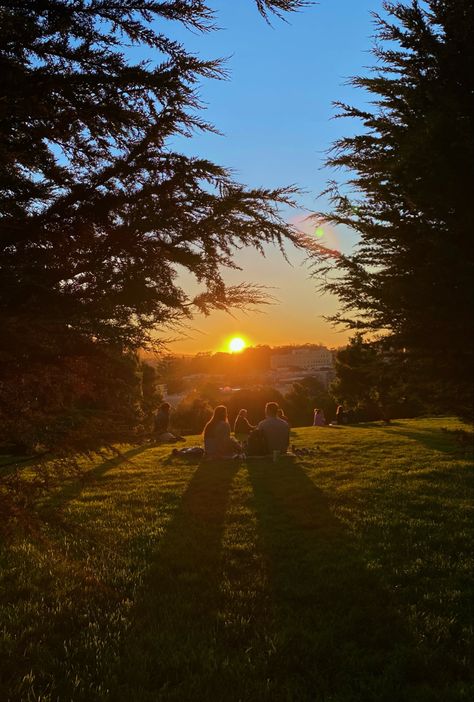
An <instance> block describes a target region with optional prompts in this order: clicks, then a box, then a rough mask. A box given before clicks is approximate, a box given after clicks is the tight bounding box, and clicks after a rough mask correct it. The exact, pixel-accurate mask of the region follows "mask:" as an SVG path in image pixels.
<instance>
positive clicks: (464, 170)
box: [315, 0, 474, 416]
mask: <svg viewBox="0 0 474 702" xmlns="http://www.w3.org/2000/svg"><path fill="white" fill-rule="evenodd" d="M384 8H385V11H386V16H385V17H381V16H378V15H375V19H376V26H377V35H378V42H379V43H377V45H376V47H375V49H374V51H373V53H374V55H375V57H376V59H377V65H376V67H375V68H374V69H373V71H372V73H371V74H369V76H368V77H358V78H354V79H353V80H352V84H353V85H354V86H356V87H357V88H362V89H364V90H365V91H367V92H368V97H369V98H370V100H371V103H370V104H369V106H368V107H367V108H366V109H363V110H362V109H356V108H354V107H351V106H348V105H344V104H339V107H340V108H341V110H342V116H348V117H352V118H354V117H355V118H358V119H359V120H360V121H361V122H362V124H363V126H364V130H363V131H362V132H361V133H360V134H359V135H357V136H354V137H350V138H345V139H341V140H340V141H338V142H337V143H336V144H335V146H334V149H333V151H332V153H331V155H330V157H329V161H328V163H329V165H330V166H333V167H336V168H343V169H347V170H348V171H349V172H350V173H351V174H352V175H351V177H350V180H349V181H348V183H347V184H346V186H345V187H344V189H343V190H341V189H339V187H338V186H337V185H335V184H334V185H333V186H332V187H331V188H330V192H331V195H332V203H333V206H334V209H333V210H332V212H331V213H329V214H328V215H325V216H326V217H327V218H328V219H329V220H330V221H332V222H334V223H336V224H342V225H347V226H349V227H351V228H353V229H355V230H356V231H357V232H358V233H359V234H360V244H359V245H358V247H357V249H356V251H355V253H354V254H353V255H349V256H340V257H339V258H337V259H336V260H329V261H328V259H327V258H326V260H325V261H323V263H322V265H321V253H320V252H317V251H316V252H315V257H316V259H319V265H318V269H319V270H321V268H323V270H324V272H325V273H326V274H327V275H328V277H327V279H326V282H325V283H324V284H323V286H324V289H325V290H326V291H330V292H332V293H335V294H336V295H337V296H338V297H339V299H340V300H341V302H342V305H343V308H342V312H341V313H340V314H338V315H336V316H335V317H334V318H333V319H334V320H335V321H337V322H343V323H345V324H346V325H348V326H349V327H351V328H353V329H356V330H361V331H366V332H369V333H374V332H375V333H381V334H382V335H384V336H386V337H387V343H386V348H391V349H396V350H405V353H406V354H407V357H408V358H409V360H410V368H411V369H412V380H411V382H412V384H413V385H418V386H419V391H420V394H423V395H424V396H426V397H429V398H430V399H431V401H432V402H433V403H435V404H436V405H437V407H438V408H439V409H441V410H442V411H446V412H448V411H453V410H454V411H456V412H459V413H460V414H464V415H468V414H471V416H472V390H473V378H472V367H473V339H474V329H473V319H474V317H473V284H472V280H473V273H474V270H473V208H472V192H473V189H474V148H473V134H474V129H473V124H472V122H473V94H474V84H473V76H474V73H473V67H474V62H473V51H474V50H473V46H474V44H473V42H472V36H473V30H474V6H473V3H472V2H471V0H455V1H454V2H453V0H429V1H427V2H418V1H417V0H410V1H409V2H404V3H402V2H386V3H384ZM334 270H335V271H336V274H335V275H334Z"/></svg>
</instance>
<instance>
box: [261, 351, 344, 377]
mask: <svg viewBox="0 0 474 702" xmlns="http://www.w3.org/2000/svg"><path fill="white" fill-rule="evenodd" d="M270 367H271V368H272V369H273V370H283V369H285V368H300V369H301V370H304V371H306V372H307V371H314V372H317V371H323V370H329V369H332V368H333V354H332V352H331V351H330V350H329V349H327V348H326V347H325V346H315V347H303V348H295V349H291V351H288V352H287V353H276V354H273V355H272V357H271V359H270Z"/></svg>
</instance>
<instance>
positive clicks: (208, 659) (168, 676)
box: [111, 462, 240, 702]
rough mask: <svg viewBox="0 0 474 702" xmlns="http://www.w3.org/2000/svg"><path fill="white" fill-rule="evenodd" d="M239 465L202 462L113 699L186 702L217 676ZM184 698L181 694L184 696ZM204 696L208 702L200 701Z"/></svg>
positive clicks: (150, 583) (126, 651) (159, 558)
mask: <svg viewBox="0 0 474 702" xmlns="http://www.w3.org/2000/svg"><path fill="white" fill-rule="evenodd" d="M239 467H240V466H239V465H238V464H237V465H236V464H232V463H225V462H222V463H221V462H219V463H203V464H201V465H200V466H199V467H198V468H197V470H196V472H195V473H194V475H193V477H192V479H191V481H190V483H189V486H188V488H187V490H186V492H185V494H184V495H183V498H182V501H181V505H180V507H179V509H178V511H177V513H176V515H175V517H174V518H173V519H172V521H171V523H170V524H169V526H168V528H167V531H166V534H165V535H164V536H163V539H162V541H161V543H160V547H159V551H158V553H157V555H156V560H155V561H154V563H153V565H152V567H151V570H150V572H149V574H148V575H147V578H146V582H145V584H144V586H143V590H142V593H141V597H140V601H139V603H138V604H137V606H136V609H135V612H134V616H133V623H132V626H131V629H130V631H129V634H128V635H127V636H126V638H125V640H124V643H123V646H122V655H121V659H120V662H119V673H118V675H117V677H116V679H115V681H114V682H113V683H112V693H111V699H112V700H114V702H115V701H116V700H124V701H125V700H126V701H127V702H130V701H131V700H140V702H143V701H144V700H154V701H155V700H169V699H173V700H175V699H176V700H181V699H183V700H184V699H186V700H187V699H190V700H191V699H195V698H194V697H189V696H188V695H189V692H183V688H182V684H183V681H184V687H185V688H186V690H188V691H189V690H190V689H191V690H192V689H193V680H195V679H196V680H197V682H196V687H197V689H202V681H203V680H205V679H206V677H207V675H209V674H210V675H211V677H212V673H213V670H214V668H215V659H216V657H217V655H218V653H217V650H216V649H217V644H216V613H217V610H218V606H219V604H218V603H219V585H220V582H221V574H222V567H221V543H222V532H223V526H224V519H225V515H226V510H227V502H228V495H229V490H230V487H231V484H232V481H233V479H234V476H235V475H236V473H237V471H238V469H239ZM182 694H183V695H184V697H183V696H181V695H182ZM197 699H204V697H202V698H201V697H198V698H197Z"/></svg>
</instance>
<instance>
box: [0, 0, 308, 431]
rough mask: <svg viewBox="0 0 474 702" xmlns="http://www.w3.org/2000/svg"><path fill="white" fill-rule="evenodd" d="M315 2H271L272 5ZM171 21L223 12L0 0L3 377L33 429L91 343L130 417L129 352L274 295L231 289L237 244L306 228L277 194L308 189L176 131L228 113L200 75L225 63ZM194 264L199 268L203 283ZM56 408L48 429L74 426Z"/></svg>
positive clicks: (95, 370) (263, 6) (194, 24)
mask: <svg viewBox="0 0 474 702" xmlns="http://www.w3.org/2000/svg"><path fill="white" fill-rule="evenodd" d="M304 4H305V3H304V2H302V1H301V0H266V1H264V0H258V1H257V5H258V8H259V10H260V12H261V13H262V14H263V15H264V16H267V15H268V13H271V12H274V13H277V14H278V13H280V12H284V11H286V10H293V9H297V8H298V7H302V6H303V5H304ZM173 21H176V22H180V23H182V24H184V25H186V26H188V27H190V28H192V29H194V30H196V31H203V32H205V31H210V30H212V29H213V14H212V11H211V9H210V7H209V5H208V4H207V3H206V2H204V1H202V0H199V1H198V2H188V1H186V2H182V0H172V1H170V2H157V1H154V0H151V1H150V0H146V1H145V0H133V1H132V0H123V1H122V2H120V3H117V2H115V0H68V1H67V2H66V0H29V1H28V2H24V1H23V0H21V1H20V0H9V2H0V35H1V45H0V94H1V100H0V160H1V163H2V168H1V172H0V217H1V220H0V269H1V276H2V277H1V281H2V282H1V289H0V323H1V327H2V332H3V334H2V336H3V339H4V340H5V339H6V340H7V341H8V343H6V344H5V346H4V347H3V348H2V349H0V353H1V356H2V361H4V366H3V371H2V373H1V376H0V390H1V392H2V400H1V402H2V411H3V412H4V414H5V415H6V416H7V418H8V420H9V422H10V424H8V426H14V425H15V422H16V421H17V419H18V418H19V417H21V418H23V419H24V420H25V421H26V424H28V421H30V425H28V426H26V425H25V431H24V435H25V442H27V439H26V437H28V436H30V435H31V434H32V433H33V434H34V433H35V432H36V431H37V429H38V422H37V421H36V420H35V419H34V416H33V415H34V412H33V410H32V406H33V405H35V404H36V405H37V404H42V403H43V400H42V399H41V398H44V397H46V395H48V402H49V401H50V395H49V393H50V391H51V388H52V387H54V388H55V391H54V392H55V393H56V392H59V393H60V394H62V393H66V394H67V393H68V392H69V389H68V386H69V384H70V379H71V383H72V384H78V383H80V382H82V381H81V379H82V378H83V373H82V370H81V371H77V367H78V365H81V363H83V359H84V358H87V359H88V360H87V362H86V365H87V367H88V371H87V373H86V375H87V376H88V377H87V381H84V382H87V383H95V386H96V391H97V397H96V400H97V402H98V404H99V405H100V404H101V399H100V398H101V397H102V396H103V395H104V394H107V395H108V397H109V400H108V402H110V404H111V405H112V406H114V407H120V408H121V411H122V409H123V411H124V412H125V414H128V415H130V418H131V415H133V414H134V412H135V406H134V404H133V403H132V404H128V405H127V407H124V406H123V403H126V402H127V400H126V399H125V398H120V400H119V398H117V397H116V388H115V387H112V386H113V385H114V383H113V380H112V378H111V377H112V376H114V374H115V373H116V372H117V365H116V363H118V365H119V366H120V364H125V365H126V363H127V358H128V356H127V354H130V353H131V352H134V351H136V350H137V349H138V348H140V347H144V346H146V345H147V344H148V345H152V344H153V343H154V336H155V333H156V330H157V329H158V330H159V331H160V332H161V333H162V334H163V333H166V331H164V330H166V328H167V327H169V325H173V324H176V323H179V322H180V321H181V320H182V319H183V318H186V317H187V316H189V315H191V314H192V313H193V311H200V312H204V313H208V312H209V310H210V309H212V308H219V309H226V308H228V307H232V306H234V307H242V306H247V305H249V304H254V303H261V302H264V301H265V294H264V291H263V290H262V289H261V288H259V287H258V286H252V285H248V284H243V285H240V286H236V287H233V288H230V289H229V288H226V286H225V284H224V281H223V278H222V275H221V271H222V268H223V267H224V268H225V267H226V266H227V267H232V266H233V265H234V264H233V260H232V254H233V251H234V249H235V247H240V246H243V245H251V246H254V247H256V248H257V249H259V250H261V247H262V244H263V243H264V242H270V241H271V242H276V243H278V244H280V245H283V242H284V240H285V239H286V238H288V237H289V238H291V237H292V234H291V231H290V230H289V228H288V227H287V226H286V225H285V223H284V222H282V220H281V219H280V218H279V216H278V213H277V206H278V205H279V204H281V203H284V202H285V203H286V202H289V201H291V197H292V194H293V192H294V189H293V188H286V189H285V188H283V189H280V190H272V191H270V190H265V189H246V188H245V187H244V186H242V185H239V184H237V183H235V182H234V181H233V180H232V178H231V177H230V175H229V172H228V171H226V169H224V168H222V167H221V166H218V165H216V164H214V163H211V162H209V161H207V160H205V159H202V158H192V157H188V156H185V155H183V154H182V153H180V152H179V151H177V150H173V148H172V147H171V146H170V137H173V136H175V135H184V136H191V135H192V134H193V132H195V131H196V130H212V129H213V127H212V126H211V125H209V124H207V123H206V122H204V121H203V120H202V119H201V117H200V116H199V114H198V111H199V107H200V103H199V97H198V94H197V91H196V88H197V85H198V83H199V80H200V79H201V78H203V77H206V78H209V77H211V78H222V77H223V76H224V71H223V68H222V66H221V65H220V63H219V62H218V61H203V60H201V59H199V58H198V57H196V56H193V55H191V54H190V53H189V52H187V51H186V49H185V47H183V46H182V45H180V44H179V43H177V42H175V41H172V40H171V39H170V38H169V37H167V36H166V34H164V33H163V30H164V28H165V26H166V23H169V22H173ZM130 46H131V47H133V48H134V52H130V51H129V50H128V47H130ZM140 51H141V52H142V55H143V56H144V57H146V56H149V57H151V58H150V60H143V61H139V60H136V58H135V57H136V56H137V55H138V54H139V53H140ZM179 267H184V268H185V269H188V270H189V271H191V272H192V274H193V275H194V276H195V278H196V279H197V281H198V282H199V283H200V284H201V293H200V294H198V295H197V296H195V297H194V298H191V297H189V296H188V295H187V294H186V292H185V290H183V289H182V288H181V285H180V283H179V281H178V279H177V270H178V268H179ZM121 356H122V359H121V360H120V357H121ZM105 357H108V358H110V357H113V358H114V359H116V362H115V360H114V362H111V363H109V362H108V361H107V363H105V366H107V371H106V372H105V375H104V373H103V370H104V364H103V363H102V360H100V359H104V358H105ZM12 368H13V372H12ZM76 371H77V372H76ZM118 375H119V376H120V371H119V372H118ZM30 376H34V379H35V380H34V383H30V381H29V379H28V378H29V377H30ZM23 378H26V380H25V381H24V380H23ZM102 380H104V383H103V385H101V386H100V387H99V385H100V383H101V382H102ZM109 380H110V382H109ZM120 383H121V380H120V381H119V382H118V385H120ZM132 386H133V383H132ZM36 388H37V389H36ZM111 389H112V390H113V391H112V392H111V393H110V394H109V390H111ZM16 392H18V397H17V398H15V397H14V396H15V393H16ZM130 393H131V394H132V395H133V390H132V387H131V388H130ZM53 394H54V393H53ZM53 404H54V402H53ZM55 406H56V407H57V408H58V409H59V408H60V407H61V406H62V400H58V401H57V402H56V405H55ZM60 414H61V413H60ZM138 419H139V418H138V417H135V423H136V421H137V420H138ZM64 421H66V423H67V422H68V421H69V420H64ZM58 422H59V423H56V425H55V427H54V429H52V434H51V437H53V435H55V436H56V437H57V438H59V436H65V435H66V434H67V432H66V431H65V429H64V427H63V428H61V422H63V418H62V416H61V417H59V416H58ZM43 428H44V427H43ZM91 433H92V427H91ZM2 438H3V439H7V438H10V437H9V434H8V430H7V431H6V433H5V434H4V436H3V437H0V440H1V439H2ZM27 443H28V442H27ZM53 443H55V442H53Z"/></svg>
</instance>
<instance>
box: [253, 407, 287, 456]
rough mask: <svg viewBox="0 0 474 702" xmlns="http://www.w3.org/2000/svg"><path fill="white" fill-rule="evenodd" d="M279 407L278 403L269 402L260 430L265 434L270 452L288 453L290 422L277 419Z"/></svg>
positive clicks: (259, 426)
mask: <svg viewBox="0 0 474 702" xmlns="http://www.w3.org/2000/svg"><path fill="white" fill-rule="evenodd" d="M277 412H278V405H277V403H276V402H267V404H266V405H265V419H263V420H262V421H261V422H260V424H259V425H258V428H259V429H260V430H261V431H262V432H263V434H264V436H265V439H266V441H267V447H268V452H269V453H273V452H274V451H278V452H279V453H286V452H287V451H288V446H289V445H290V427H289V424H288V422H285V420H284V419H280V417H277Z"/></svg>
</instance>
